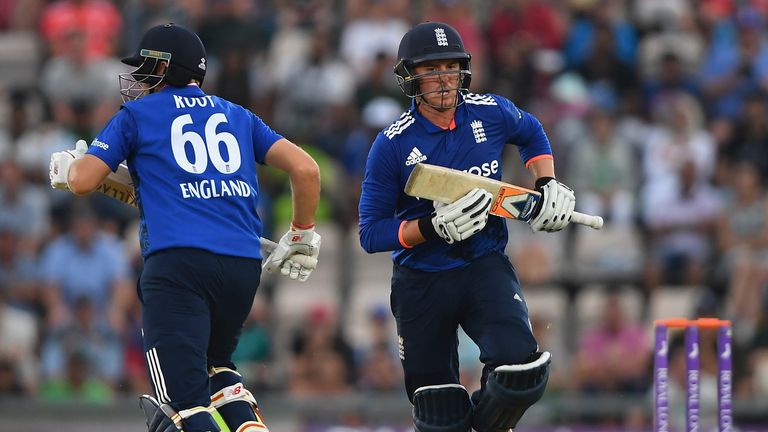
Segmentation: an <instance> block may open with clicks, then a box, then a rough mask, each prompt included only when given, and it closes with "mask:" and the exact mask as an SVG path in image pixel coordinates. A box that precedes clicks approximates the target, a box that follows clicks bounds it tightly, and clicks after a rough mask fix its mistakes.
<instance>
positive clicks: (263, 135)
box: [251, 113, 283, 164]
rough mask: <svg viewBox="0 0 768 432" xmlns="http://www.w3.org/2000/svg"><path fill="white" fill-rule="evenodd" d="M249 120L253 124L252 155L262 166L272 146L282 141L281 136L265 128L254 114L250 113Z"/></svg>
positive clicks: (264, 124)
mask: <svg viewBox="0 0 768 432" xmlns="http://www.w3.org/2000/svg"><path fill="white" fill-rule="evenodd" d="M251 120H252V122H253V154H254V155H255V156H256V161H257V162H258V163H260V164H264V159H265V158H266V156H267V152H268V151H269V149H270V147H272V144H274V143H276V142H277V141H278V140H280V139H282V138H283V136H282V135H280V134H278V133H277V132H275V131H274V130H272V128H271V127H269V126H267V124H266V123H264V121H263V120H261V119H260V118H259V116H257V115H256V114H253V113H251Z"/></svg>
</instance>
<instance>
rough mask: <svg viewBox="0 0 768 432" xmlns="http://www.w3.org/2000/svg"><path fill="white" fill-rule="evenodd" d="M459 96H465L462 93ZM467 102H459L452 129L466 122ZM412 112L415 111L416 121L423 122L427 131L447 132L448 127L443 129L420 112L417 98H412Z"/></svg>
mask: <svg viewBox="0 0 768 432" xmlns="http://www.w3.org/2000/svg"><path fill="white" fill-rule="evenodd" d="M459 97H463V96H462V95H459ZM466 106H467V104H466V103H462V104H459V106H457V107H456V111H455V112H454V114H453V122H452V124H451V126H453V127H452V128H451V129H450V130H454V129H456V128H458V127H459V126H461V124H462V123H464V119H465V118H467V112H466ZM411 112H412V113H413V115H414V117H415V118H416V121H418V122H419V123H421V124H422V126H424V129H426V130H427V132H429V133H431V134H433V133H439V132H445V131H446V130H448V129H443V128H441V127H440V126H438V125H436V124H434V123H432V122H431V121H429V120H427V118H426V117H424V116H423V115H422V114H421V112H419V108H418V107H417V105H416V99H411Z"/></svg>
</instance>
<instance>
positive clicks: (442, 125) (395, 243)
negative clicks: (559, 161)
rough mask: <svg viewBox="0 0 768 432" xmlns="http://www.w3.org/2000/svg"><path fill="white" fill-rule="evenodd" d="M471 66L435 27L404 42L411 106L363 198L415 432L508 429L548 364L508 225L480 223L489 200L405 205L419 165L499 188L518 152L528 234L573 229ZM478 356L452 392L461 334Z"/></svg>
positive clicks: (529, 121) (511, 116)
mask: <svg viewBox="0 0 768 432" xmlns="http://www.w3.org/2000/svg"><path fill="white" fill-rule="evenodd" d="M470 58H471V57H470V54H469V53H468V52H467V51H466V50H465V49H464V43H463V41H462V39H461V36H460V35H459V33H458V32H457V31H456V30H455V29H453V28H452V27H451V26H449V25H447V24H443V23H439V22H427V23H422V24H419V25H417V26H415V27H413V28H412V29H411V30H409V31H408V32H407V33H406V34H405V35H404V36H403V38H402V40H401V42H400V46H399V50H398V62H397V64H396V66H395V68H394V72H395V75H396V76H397V79H398V82H399V85H400V88H401V89H402V90H403V92H404V93H405V94H406V95H407V96H408V97H410V98H411V99H412V104H411V108H410V109H409V110H408V111H406V112H405V113H404V114H403V115H402V116H400V118H399V119H398V120H397V121H395V122H394V123H393V124H392V125H391V126H389V127H388V128H387V129H384V130H383V131H382V132H381V133H379V134H378V136H377V137H376V139H375V141H374V143H373V146H372V148H371V150H370V153H369V155H368V161H367V166H366V172H365V177H364V180H363V185H362V195H361V198H360V243H361V244H362V246H363V248H364V249H365V250H366V251H367V252H369V253H374V252H381V251H392V259H393V261H394V266H393V276H392V292H391V297H390V299H391V307H392V313H393V315H394V317H395V320H396V322H397V332H398V336H399V338H398V339H399V342H400V359H401V361H402V365H403V369H404V372H405V386H406V391H407V394H408V398H409V399H410V401H411V402H412V403H413V423H414V426H415V429H416V431H418V432H437V431H440V432H467V431H469V430H470V429H474V430H475V431H478V432H501V431H504V432H506V431H508V430H510V429H511V428H514V427H515V425H516V424H517V423H518V421H519V420H520V418H521V417H522V416H523V414H524V413H525V411H526V410H527V409H528V408H529V407H530V406H531V405H533V404H534V403H535V402H536V401H538V400H539V399H540V398H541V396H542V395H543V393H544V389H545V387H546V384H547V378H548V369H549V365H550V354H549V353H548V352H540V351H539V350H538V345H537V343H536V340H535V339H534V337H533V334H532V329H531V326H530V322H529V319H528V309H527V306H526V304H525V298H524V296H523V293H522V291H521V289H520V283H519V280H518V277H517V274H516V272H515V269H514V268H513V267H512V264H511V263H510V261H509V259H508V258H507V256H506V255H505V253H504V249H505V246H506V244H507V228H506V225H505V220H504V219H502V218H500V217H496V216H492V217H490V218H489V217H488V213H489V210H490V208H491V204H492V201H493V198H492V195H491V194H490V193H489V192H487V191H485V190H483V189H479V188H477V189H474V190H471V191H470V192H468V193H467V194H466V195H465V196H463V197H461V198H459V199H457V200H456V201H454V202H453V203H450V204H440V203H433V202H432V201H429V200H424V199H421V200H418V199H416V198H414V197H411V196H408V195H406V194H405V193H404V192H403V190H404V187H405V185H406V181H407V179H408V177H409V175H410V173H411V171H412V170H413V168H414V166H415V165H416V164H417V163H420V162H425V163H429V164H434V165H440V166H445V167H450V168H455V169H458V170H463V171H467V172H469V173H473V174H480V175H483V176H486V177H490V178H494V179H496V180H499V179H501V175H502V166H501V161H502V152H503V151H504V149H506V148H507V144H513V145H515V146H517V148H518V150H519V152H520V156H521V158H522V160H523V161H524V162H525V165H526V167H527V168H528V170H529V171H530V172H531V173H532V174H533V175H534V176H535V177H536V190H537V191H539V192H540V193H541V194H542V197H541V199H540V200H539V202H538V204H537V206H536V207H535V208H534V209H533V213H532V217H531V218H530V220H529V221H528V223H529V224H530V227H531V228H532V229H533V230H534V231H559V230H561V229H563V228H565V227H566V226H567V225H568V224H569V223H570V222H571V217H572V214H573V209H574V204H575V197H574V194H573V191H572V190H571V189H570V188H568V187H567V186H565V185H564V184H562V183H561V182H559V181H557V180H556V179H555V170H554V163H553V158H552V150H551V148H550V144H549V141H548V139H547V136H546V134H545V133H544V130H543V129H542V126H541V123H540V122H539V121H538V120H537V119H536V118H535V117H534V116H532V115H531V114H529V113H527V112H525V111H522V110H520V109H519V108H517V107H515V105H514V104H513V103H512V102H510V101H509V100H508V99H506V98H504V97H502V96H498V95H494V94H473V93H470V92H469V91H468V89H469V83H470V79H471V77H472V74H471V70H470ZM458 326H461V327H462V328H463V329H464V331H465V332H466V333H467V335H469V336H470V337H471V338H472V340H473V341H474V342H475V343H476V344H477V345H478V346H479V348H480V353H481V354H480V360H481V361H482V362H483V364H484V368H483V373H482V382H481V389H480V390H478V391H477V392H475V393H474V394H472V395H471V396H470V395H469V394H468V392H467V390H466V389H465V388H464V387H463V386H462V385H460V384H459V364H458V353H457V344H458V341H457V334H456V332H457V329H458Z"/></svg>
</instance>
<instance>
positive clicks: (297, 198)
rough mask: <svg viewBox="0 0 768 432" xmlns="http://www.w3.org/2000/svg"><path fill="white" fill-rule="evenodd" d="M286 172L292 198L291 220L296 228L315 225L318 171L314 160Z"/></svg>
mask: <svg viewBox="0 0 768 432" xmlns="http://www.w3.org/2000/svg"><path fill="white" fill-rule="evenodd" d="M309 161H310V162H311V163H307V164H306V166H302V167H301V168H297V169H294V170H292V171H290V172H288V176H289V177H290V179H291V192H292V193H291V194H292V197H293V220H292V221H291V222H292V224H293V225H294V226H296V227H297V228H301V227H309V226H314V225H315V212H316V211H317V205H318V202H319V201H320V169H319V168H318V166H317V164H316V163H315V161H314V160H312V159H309Z"/></svg>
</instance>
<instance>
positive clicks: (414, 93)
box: [394, 22, 472, 109]
mask: <svg viewBox="0 0 768 432" xmlns="http://www.w3.org/2000/svg"><path fill="white" fill-rule="evenodd" d="M397 58H398V62H397V64H396V65H395V68H394V72H395V75H396V76H397V82H398V86H399V87H400V89H401V90H402V91H403V93H405V95H406V96H408V97H410V98H413V99H417V98H418V102H419V103H425V104H427V105H429V106H431V107H434V108H437V109H447V108H454V107H456V106H458V105H459V104H461V103H462V101H463V100H464V98H460V97H459V94H462V93H467V92H468V91H469V83H470V81H471V79H472V72H471V67H470V63H471V59H472V56H471V55H470V54H469V53H468V52H467V51H466V49H465V48H464V41H463V40H462V39H461V35H460V34H459V32H457V31H456V29H454V28H453V27H451V26H450V25H448V24H445V23H440V22H424V23H421V24H418V25H416V26H415V27H413V28H412V29H410V30H408V32H406V33H405V35H404V36H403V38H402V40H401V41H400V46H399V48H398V50H397ZM437 60H453V61H456V62H458V63H459V69H458V70H443V71H429V72H425V73H422V74H418V75H415V74H414V71H415V68H416V67H417V66H418V65H419V64H422V63H425V62H430V61H437ZM444 75H458V80H457V84H456V87H455V88H447V87H445V85H446V84H445V81H447V80H446V79H444V78H442V76H444ZM433 77H436V78H437V79H438V81H439V82H440V84H441V85H440V88H439V89H436V90H433V91H430V92H424V90H422V88H421V87H422V80H423V79H425V78H433ZM454 91H455V93H454V94H455V97H451V100H445V96H446V95H447V94H448V93H449V92H454ZM434 94H441V95H442V97H441V102H440V104H439V105H437V104H435V103H434V100H433V103H430V102H428V101H427V98H425V97H424V96H426V95H434ZM430 99H434V98H430Z"/></svg>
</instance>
